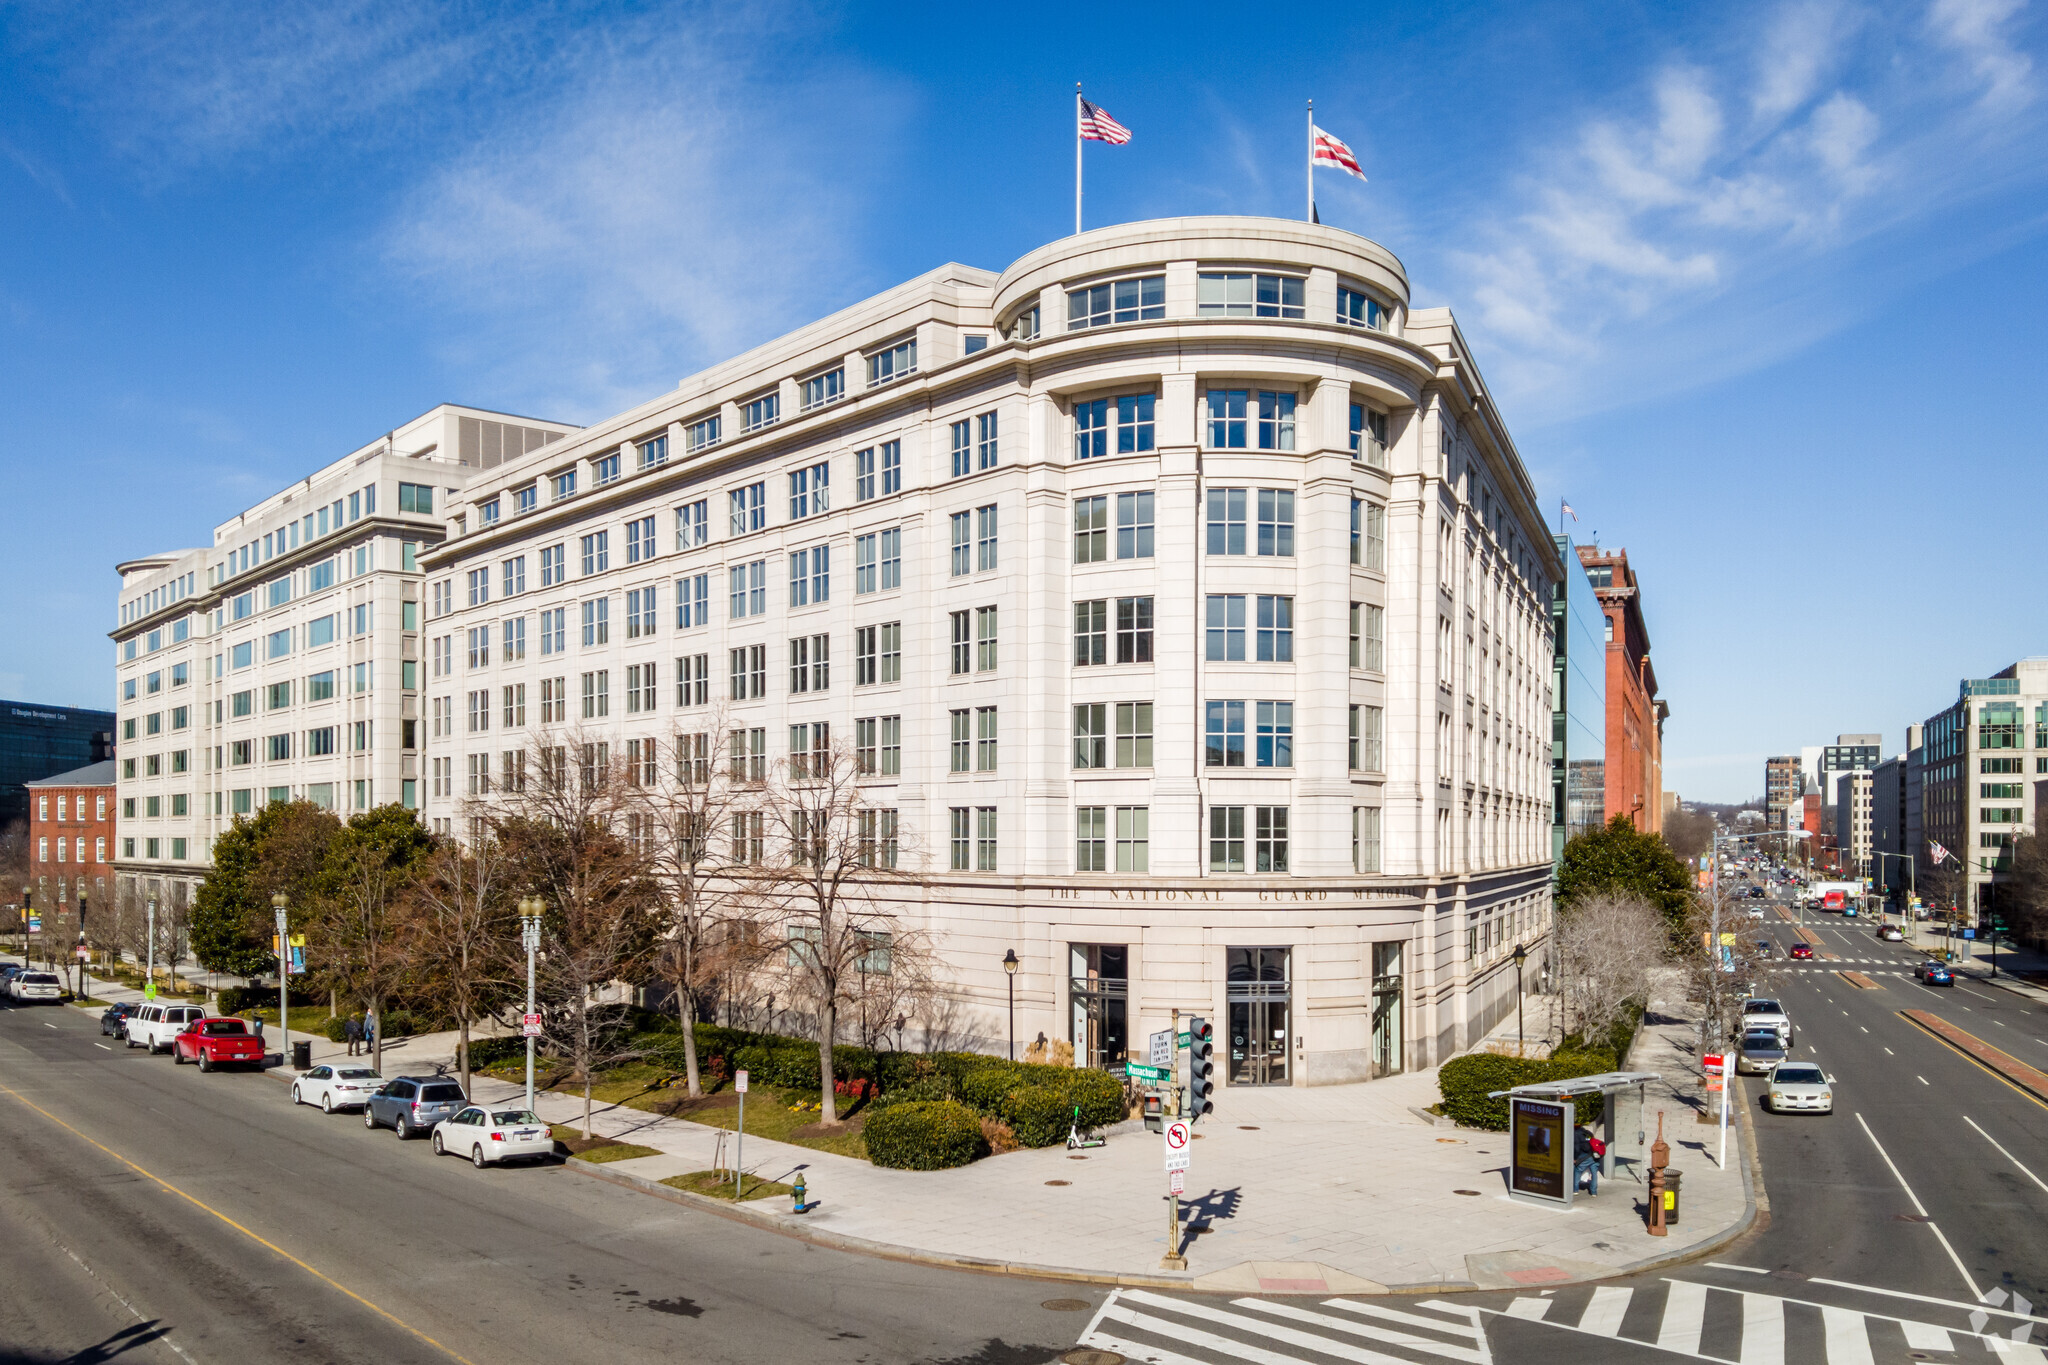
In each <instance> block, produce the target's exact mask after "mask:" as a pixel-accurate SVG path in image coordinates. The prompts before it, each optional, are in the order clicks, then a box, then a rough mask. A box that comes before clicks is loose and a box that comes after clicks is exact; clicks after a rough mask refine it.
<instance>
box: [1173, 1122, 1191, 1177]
mask: <svg viewBox="0 0 2048 1365" xmlns="http://www.w3.org/2000/svg"><path fill="white" fill-rule="evenodd" d="M1193 1140H1194V1134H1193V1133H1191V1132H1190V1131H1188V1124H1187V1120H1186V1119H1170V1120H1168V1121H1167V1124H1166V1169H1167V1170H1169V1171H1185V1170H1186V1169H1187V1168H1188V1155H1189V1154H1188V1148H1189V1146H1191V1145H1192V1143H1193Z"/></svg>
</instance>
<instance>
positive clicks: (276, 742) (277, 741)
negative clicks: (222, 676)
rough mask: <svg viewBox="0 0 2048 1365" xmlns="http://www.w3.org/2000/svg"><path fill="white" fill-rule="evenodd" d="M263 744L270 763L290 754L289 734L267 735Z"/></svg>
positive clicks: (284, 760)
mask: <svg viewBox="0 0 2048 1365" xmlns="http://www.w3.org/2000/svg"><path fill="white" fill-rule="evenodd" d="M263 746H264V757H265V758H266V759H267V760H268V761H270V762H272V763H283V762H286V761H288V760H289V759H290V758H291V756H292V737H291V736H290V735H269V736H267V737H266V738H265V739H264V741H263ZM150 799H151V800H152V801H153V800H155V799H156V798H155V797H151V798H150Z"/></svg>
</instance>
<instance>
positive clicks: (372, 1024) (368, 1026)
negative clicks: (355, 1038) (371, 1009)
mask: <svg viewBox="0 0 2048 1365" xmlns="http://www.w3.org/2000/svg"><path fill="white" fill-rule="evenodd" d="M376 1045H377V1016H376V1015H374V1014H366V1015H364V1016H363V1046H364V1047H365V1048H373V1047H375V1046H376Z"/></svg>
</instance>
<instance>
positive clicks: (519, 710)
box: [499, 664, 653, 730]
mask: <svg viewBox="0 0 2048 1365" xmlns="http://www.w3.org/2000/svg"><path fill="white" fill-rule="evenodd" d="M648 667H649V669H650V670H651V669H652V668H653V665H652V664H650V665H648ZM499 701H500V702H501V704H502V705H503V708H504V715H503V718H502V720H503V725H504V728H505V729H507V730H524V729H525V728H526V684H525V683H507V684H506V685H505V686H504V687H502V688H500V689H499ZM652 704H653V703H652V702H651V701H650V702H649V706H650V708H651V707H652Z"/></svg>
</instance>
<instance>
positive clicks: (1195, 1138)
mask: <svg viewBox="0 0 2048 1365" xmlns="http://www.w3.org/2000/svg"><path fill="white" fill-rule="evenodd" d="M1188 1136H1190V1137H1192V1138H1193V1139H1194V1140H1195V1141H1197V1142H1200V1141H1201V1140H1202V1135H1201V1134H1200V1133H1190V1134H1189V1135H1188Z"/></svg>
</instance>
